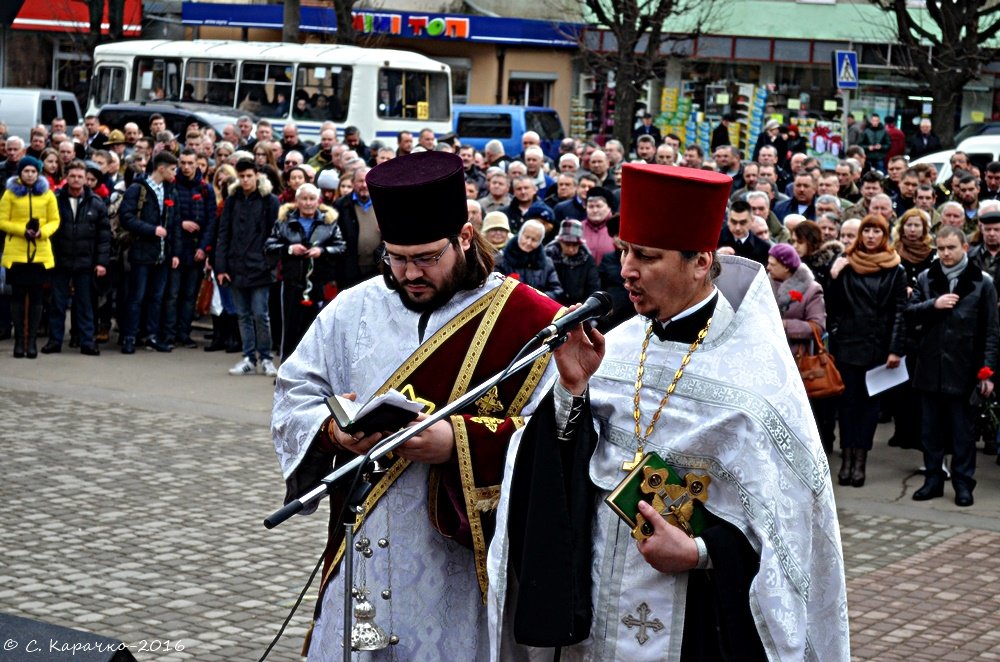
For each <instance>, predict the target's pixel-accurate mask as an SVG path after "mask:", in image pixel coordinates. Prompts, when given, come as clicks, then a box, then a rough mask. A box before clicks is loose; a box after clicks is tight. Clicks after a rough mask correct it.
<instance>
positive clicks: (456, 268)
mask: <svg viewBox="0 0 1000 662" xmlns="http://www.w3.org/2000/svg"><path fill="white" fill-rule="evenodd" d="M457 252H458V259H456V260H455V264H454V265H453V266H452V268H451V271H450V272H448V276H447V277H446V278H445V280H444V282H443V283H442V284H441V287H440V289H438V290H437V291H436V292H434V295H433V296H432V297H431V298H430V299H428V300H426V301H414V300H413V299H411V298H410V295H409V294H408V293H407V291H406V285H407V284H410V285H428V284H429V283H428V282H427V281H425V280H424V279H422V278H418V279H416V280H412V281H409V280H408V281H402V282H398V283H397V284H396V294H398V295H399V300H400V302H402V304H403V306H404V307H405V308H406V309H407V310H412V311H413V312H415V313H424V312H427V311H430V310H437V309H438V308H440V307H442V306H443V305H445V304H446V303H448V302H449V301H451V298H452V297H453V296H455V292H457V291H458V290H459V283H461V282H462V276H463V275H464V273H465V254H464V253H463V252H462V251H457Z"/></svg>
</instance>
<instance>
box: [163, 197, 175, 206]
mask: <svg viewBox="0 0 1000 662" xmlns="http://www.w3.org/2000/svg"><path fill="white" fill-rule="evenodd" d="M163 204H165V205H166V206H167V207H173V206H174V199H173V198H167V199H166V200H164V201H163Z"/></svg>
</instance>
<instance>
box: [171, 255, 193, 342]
mask: <svg viewBox="0 0 1000 662" xmlns="http://www.w3.org/2000/svg"><path fill="white" fill-rule="evenodd" d="M201 274H202V269H201V268H200V267H199V266H198V265H196V264H192V265H191V266H188V267H185V266H184V265H183V264H182V265H180V266H179V267H177V268H176V269H171V270H170V284H169V285H168V286H167V302H166V304H165V305H164V310H163V336H164V339H165V340H187V339H189V338H190V337H191V320H193V319H194V300H195V297H196V296H197V294H198V285H200V284H201Z"/></svg>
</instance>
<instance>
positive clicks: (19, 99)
mask: <svg viewBox="0 0 1000 662" xmlns="http://www.w3.org/2000/svg"><path fill="white" fill-rule="evenodd" d="M57 117H62V118H63V119H65V120H66V126H67V127H68V128H69V129H72V127H74V126H76V125H77V124H80V122H81V121H83V115H82V114H81V113H80V106H79V104H77V102H76V97H75V96H73V93H72V92H66V91H64V90H42V89H32V88H22V87H3V88H0V120H3V121H4V122H5V123H6V124H7V135H8V136H18V137H19V138H23V139H24V142H25V143H27V142H28V140H30V138H31V129H32V128H34V127H36V126H38V125H39V124H44V125H45V126H49V125H50V124H52V120H54V119H55V118H57Z"/></svg>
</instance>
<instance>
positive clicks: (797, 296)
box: [788, 290, 802, 301]
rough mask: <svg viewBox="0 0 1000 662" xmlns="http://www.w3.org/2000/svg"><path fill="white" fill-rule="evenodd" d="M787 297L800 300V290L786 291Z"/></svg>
mask: <svg viewBox="0 0 1000 662" xmlns="http://www.w3.org/2000/svg"><path fill="white" fill-rule="evenodd" d="M788 298H790V299H791V300H792V301H802V292H799V291H798V290H791V291H790V292H789V293H788Z"/></svg>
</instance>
